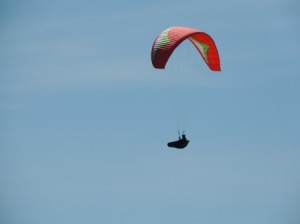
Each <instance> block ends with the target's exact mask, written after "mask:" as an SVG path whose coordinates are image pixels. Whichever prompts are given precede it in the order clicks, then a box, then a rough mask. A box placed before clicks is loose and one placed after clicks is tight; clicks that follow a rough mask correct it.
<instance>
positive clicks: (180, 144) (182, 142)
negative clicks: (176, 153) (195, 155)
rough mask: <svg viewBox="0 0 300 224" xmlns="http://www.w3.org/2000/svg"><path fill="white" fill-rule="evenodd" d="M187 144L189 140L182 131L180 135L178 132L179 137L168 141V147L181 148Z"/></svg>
mask: <svg viewBox="0 0 300 224" xmlns="http://www.w3.org/2000/svg"><path fill="white" fill-rule="evenodd" d="M188 144H189V140H187V139H186V136H185V134H184V133H183V134H182V136H181V137H180V134H179V139H178V140H177V141H174V142H169V143H168V147H171V148H177V149H183V148H185V147H186V146H187V145H188Z"/></svg>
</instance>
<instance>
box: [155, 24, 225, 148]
mask: <svg viewBox="0 0 300 224" xmlns="http://www.w3.org/2000/svg"><path fill="white" fill-rule="evenodd" d="M186 39H188V40H189V41H191V43H192V44H193V45H194V47H195V48H196V49H197V51H198V52H199V54H200V55H201V57H202V59H203V60H204V62H205V63H206V65H207V66H208V67H209V69H210V70H212V71H221V65H220V58H219V53H218V49H217V47H216V45H215V42H214V40H213V39H212V38H211V37H210V36H209V35H208V34H207V33H205V32H202V31H200V30H197V29H193V28H189V27H182V26H174V27H170V28H167V29H165V30H164V31H162V32H161V33H160V34H159V35H158V36H157V37H156V38H155V41H154V43H153V45H152V49H151V61H152V65H153V67H154V68H156V69H165V67H166V64H167V62H168V60H169V58H170V57H171V55H172V53H173V52H174V50H175V49H176V48H177V47H178V46H179V45H180V44H181V43H182V42H183V41H185V40H186ZM188 143H189V140H187V139H186V136H185V134H183V135H182V136H181V137H180V135H179V140H177V141H174V142H169V143H168V147H173V148H177V149H183V148H185V147H186V146H187V145H188Z"/></svg>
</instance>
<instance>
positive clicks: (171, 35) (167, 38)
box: [151, 26, 221, 71]
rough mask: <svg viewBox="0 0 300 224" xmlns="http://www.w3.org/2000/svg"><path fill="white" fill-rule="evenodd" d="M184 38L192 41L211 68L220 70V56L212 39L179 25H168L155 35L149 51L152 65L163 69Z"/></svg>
mask: <svg viewBox="0 0 300 224" xmlns="http://www.w3.org/2000/svg"><path fill="white" fill-rule="evenodd" d="M186 39H189V40H190V41H191V42H192V43H193V45H194V46H195V47H196V49H197V50H198V51H199V53H200V54H201V56H202V58H203V60H204V61H205V62H206V64H207V66H208V67H209V68H210V69H211V70H213V71H221V66H220V58H219V54H218V50H217V47H216V45H215V43H214V41H213V39H212V38H211V37H210V36H209V35H208V34H206V33H204V32H201V31H199V30H196V29H192V28H188V27H180V26H177V27H170V28H168V29H166V30H164V31H163V32H161V33H160V34H159V35H158V36H157V37H156V39H155V41H154V43H153V46H152V51H151V59H152V64H153V66H154V67H155V68H158V69H164V68H165V66H166V64H167V62H168V60H169V58H170V56H171V55H172V53H173V51H174V50H175V49H176V47H177V46H178V45H179V44H180V43H182V42H183V41H184V40H186Z"/></svg>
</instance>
